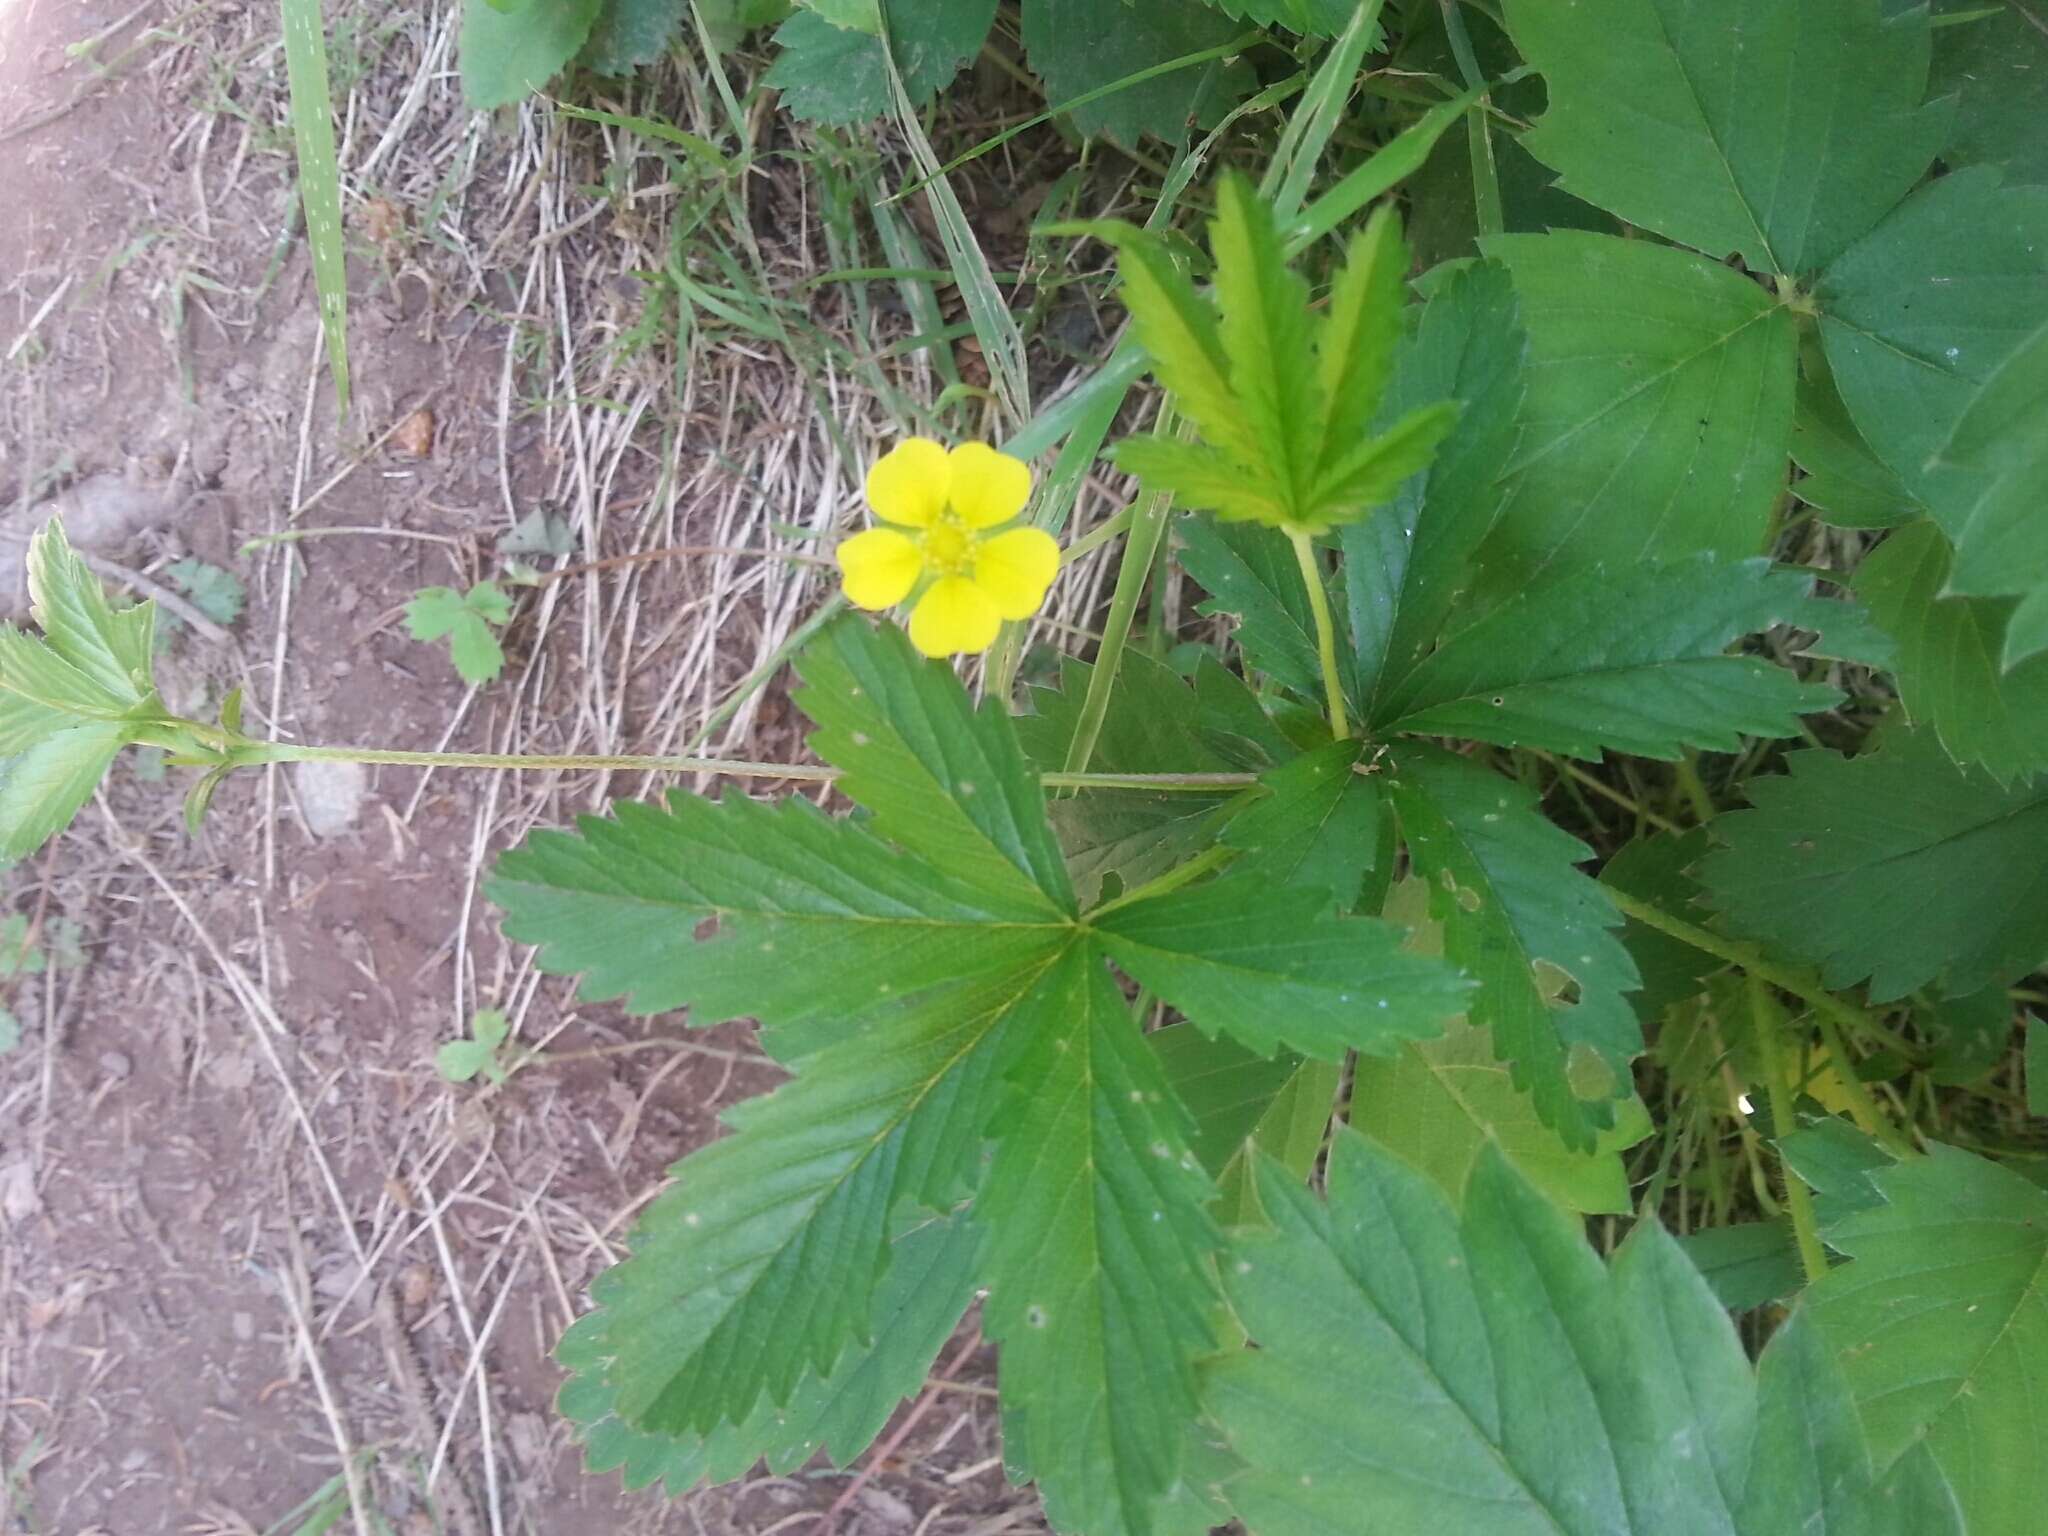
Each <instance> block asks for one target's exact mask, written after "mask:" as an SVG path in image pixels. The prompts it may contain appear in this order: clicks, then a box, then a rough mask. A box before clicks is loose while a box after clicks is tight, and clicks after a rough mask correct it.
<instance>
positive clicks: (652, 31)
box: [576, 0, 717, 75]
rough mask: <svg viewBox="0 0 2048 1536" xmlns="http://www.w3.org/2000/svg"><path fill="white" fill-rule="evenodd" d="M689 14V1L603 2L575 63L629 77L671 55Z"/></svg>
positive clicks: (633, 0) (709, 9)
mask: <svg viewBox="0 0 2048 1536" xmlns="http://www.w3.org/2000/svg"><path fill="white" fill-rule="evenodd" d="M705 9H706V10H707V11H713V10H716V9H717V7H716V6H715V5H707V6H706V7H705ZM689 14H690V0H604V3H603V8H602V9H601V10H600V11H599V12H598V15H597V19H596V21H595V22H594V23H593V24H592V25H591V28H590V35H589V36H588V37H587V38H585V39H584V42H583V50H582V52H581V53H579V54H577V56H576V62H577V63H579V64H581V65H582V66H583V67H584V68H585V69H588V70H593V71H595V72H596V73H598V74H600V75H630V74H631V73H632V72H633V71H634V70H636V69H638V68H640V67H641V66H642V65H643V64H652V63H654V62H656V61H657V60H658V59H660V58H661V57H662V55H663V54H665V53H667V52H668V50H669V46H670V45H671V44H672V43H674V42H675V40H676V35H677V34H678V33H679V32H680V31H681V30H682V27H683V22H684V20H685V19H686V18H687V17H688V16H689Z"/></svg>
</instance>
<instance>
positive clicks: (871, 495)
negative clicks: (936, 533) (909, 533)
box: [868, 437, 953, 528]
mask: <svg viewBox="0 0 2048 1536" xmlns="http://www.w3.org/2000/svg"><path fill="white" fill-rule="evenodd" d="M952 482H953V465H952V461H951V460H950V459H949V458H948V457H947V456H946V450H945V447H944V445H942V444H939V443H935V442H933V441H932V440H931V439H930V438H928V437H906V438H905V439H904V440H903V441H902V442H900V443H898V444H897V445H896V446H895V447H894V448H891V449H890V450H889V451H888V452H887V453H885V454H883V455H882V456H881V457H880V458H879V459H877V460H875V462H874V465H873V467H872V468H870V469H869V470H868V505H869V506H871V507H873V508H874V509H875V516H877V517H879V518H881V519H882V520H883V521H884V522H890V523H901V524H903V526H904V527H906V528H929V527H930V526H931V525H932V523H933V522H934V521H935V520H936V519H937V518H938V515H939V514H940V513H941V512H943V511H945V510H946V492H947V490H948V489H949V488H950V487H951V485H952Z"/></svg>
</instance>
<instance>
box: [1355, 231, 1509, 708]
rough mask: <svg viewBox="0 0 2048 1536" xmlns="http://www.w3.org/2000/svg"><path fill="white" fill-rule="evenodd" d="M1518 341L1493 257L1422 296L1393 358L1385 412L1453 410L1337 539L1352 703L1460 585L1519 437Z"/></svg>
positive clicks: (1399, 661) (1367, 701)
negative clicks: (1433, 405)
mask: <svg viewBox="0 0 2048 1536" xmlns="http://www.w3.org/2000/svg"><path fill="white" fill-rule="evenodd" d="M1527 352H1528V336H1527V334H1526V333H1525V332H1524V331H1523V330H1522V323H1521V314H1520V310H1519V307H1518V306H1517V304H1516V301H1515V290H1514V283H1513V280H1512V279H1511V278H1510V277H1509V275H1508V272H1507V270H1506V268H1504V267H1502V266H1500V265H1499V264H1498V263H1496V262H1484V263H1477V264H1474V265H1471V266H1467V267H1464V268H1462V269H1460V270H1458V271H1456V272H1454V273H1452V274H1451V275H1450V277H1449V278H1448V279H1447V280H1446V281H1445V282H1443V283H1442V284H1440V285H1438V286H1437V287H1436V288H1434V290H1433V291H1432V292H1431V295H1430V299H1429V302H1428V303H1427V304H1426V305H1425V306H1424V307H1423V310H1422V314H1421V318H1420V320H1419V321H1418V322H1417V325H1416V330H1415V335H1414V338H1413V340H1412V341H1411V342H1410V343H1409V344H1408V345H1407V346H1406V347H1404V348H1403V349H1402V350H1401V352H1400V354H1399V357H1398V363H1397V372H1396V375H1395V379H1394V385H1393V390H1392V394H1391V398H1390V400H1389V402H1388V404H1389V410H1390V412H1392V413H1397V414H1398V413H1402V412H1406V411H1409V410H1413V409H1415V408H1416V407H1418V406H1420V405H1421V404H1422V403H1423V402H1424V401H1428V400H1443V399H1452V400H1456V401H1458V402H1459V404H1460V405H1461V406H1462V409H1461V410H1460V412H1459V414H1458V421H1457V425H1455V426H1454V427H1452V428H1451V433H1450V436H1449V437H1448V438H1446V439H1445V441H1444V444H1443V447H1442V449H1441V451H1440V452H1439V453H1438V454H1437V456H1436V459H1435V461H1434V462H1433V463H1432V464H1431V465H1430V466H1429V467H1428V468H1427V469H1425V470H1424V471H1423V472H1422V473H1421V474H1420V475H1418V476H1416V477H1415V478H1414V479H1413V480H1411V481H1409V482H1408V484H1407V485H1406V486H1404V487H1403V488H1402V490H1401V493H1400V494H1399V495H1398V496H1397V497H1396V498H1395V499H1394V502H1393V504H1392V505H1391V506H1389V507H1388V508H1387V509H1386V511H1384V512H1383V513H1381V514H1380V515H1379V516H1377V517H1371V518H1368V519H1366V520H1365V521H1364V522H1363V523H1353V524H1350V525H1349V526H1347V527H1345V528H1344V529H1343V530H1342V532H1341V533H1340V535H1339V538H1340V540H1341V542H1342V546H1343V550H1344V576H1345V587H1346V590H1347V592H1348V594H1349V599H1350V603H1349V606H1350V614H1351V635H1352V642H1353V644H1354V645H1355V646H1356V648H1357V654H1358V663H1357V665H1358V675H1359V691H1360V695H1361V697H1360V698H1359V699H1358V700H1357V702H1358V703H1359V704H1360V706H1361V709H1362V711H1363V712H1364V713H1365V714H1367V715H1368V716H1370V715H1371V714H1372V713H1373V706H1374V700H1375V699H1376V698H1377V697H1378V696H1379V695H1380V694H1381V693H1382V692H1383V691H1384V690H1385V689H1386V688H1388V687H1389V686H1390V685H1392V684H1394V683H1396V682H1399V681H1400V680H1401V679H1402V678H1403V677H1405V676H1406V675H1407V673H1408V671H1409V669H1410V668H1412V667H1413V666H1414V665H1415V664H1416V663H1417V662H1418V661H1420V660H1421V659H1422V658H1423V656H1424V655H1425V654H1426V653H1427V651H1428V649H1429V647H1430V645H1431V644H1432V643H1434V641H1435V640H1436V637H1437V633H1438V631H1439V630H1441V629H1442V627H1443V624H1444V620H1445V619H1446V618H1447V617H1448V616H1449V614H1450V612H1451V608H1452V605H1453V604H1454V603H1455V602H1456V601H1457V599H1458V597H1459V595H1460V594H1461V592H1462V590H1463V589H1464V587H1465V585H1466V584H1467V583H1468V582H1469V581H1470V579H1471V577H1470V572H1469V566H1470V563H1471V560H1472V557H1473V555H1474V554H1475V553H1476V552H1477V550H1478V548H1479V545H1480V542H1481V540H1483V539H1484V538H1485V537H1486V533H1487V530H1488V529H1489V528H1491V527H1492V525H1493V520H1494V517H1495V515H1496V514H1497V513H1498V511H1499V510H1500V503H1501V497H1502V494H1503V490H1502V487H1501V485H1500V483H1499V475H1500V471H1501V469H1502V468H1503V467H1504V466H1505V465H1506V463H1507V461H1508V454H1509V453H1510V451H1511V450H1512V449H1513V447H1514V444H1515V438H1516V435H1517V431H1518V428H1517V425H1516V418H1517V415H1518V414H1519V412H1520V410H1521V405H1522V395H1523V362H1524V358H1525V356H1526V354H1527Z"/></svg>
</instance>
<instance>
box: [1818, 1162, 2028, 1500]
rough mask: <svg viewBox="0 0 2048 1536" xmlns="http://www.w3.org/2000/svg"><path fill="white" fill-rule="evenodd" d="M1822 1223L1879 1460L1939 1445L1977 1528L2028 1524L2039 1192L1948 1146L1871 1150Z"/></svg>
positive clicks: (1831, 1332)
mask: <svg viewBox="0 0 2048 1536" xmlns="http://www.w3.org/2000/svg"><path fill="white" fill-rule="evenodd" d="M1867 1177H1868V1179H1869V1181H1870V1184H1871V1187H1872V1189H1873V1190H1874V1192H1875V1195H1876V1197H1877V1198H1875V1199H1870V1200H1863V1201H1858V1202H1857V1203H1858V1204H1859V1205H1860V1206H1861V1208H1860V1209H1856V1210H1854V1211H1851V1212H1849V1213H1847V1214H1843V1215H1840V1216H1839V1217H1838V1218H1837V1219H1835V1220H1833V1221H1831V1222H1829V1223H1828V1225H1827V1226H1826V1228H1825V1236H1826V1237H1827V1240H1828V1243H1829V1244H1830V1245H1831V1246H1832V1247H1834V1248H1836V1249H1839V1250H1840V1251H1841V1252H1843V1253H1845V1254H1847V1255H1848V1256H1849V1260H1850V1262H1849V1263H1847V1264H1845V1265H1842V1266H1841V1267H1839V1268H1837V1269H1834V1270H1832V1271H1830V1272H1829V1273H1828V1274H1827V1275H1826V1276H1825V1277H1823V1278H1822V1279H1821V1280H1820V1281H1818V1282H1817V1283H1816V1284H1815V1286H1814V1287H1813V1291H1812V1294H1811V1300H1810V1303H1809V1305H1810V1307H1811V1311H1812V1318H1813V1321H1814V1323H1815V1324H1816V1325H1817V1327H1818V1329H1819V1332H1820V1334H1821V1335H1822V1337H1824V1338H1825V1339H1826V1340H1827V1343H1828V1345H1829V1347H1830V1348H1831V1349H1832V1350H1833V1351H1834V1352H1835V1354H1836V1357H1837V1359H1838V1360H1839V1361H1840V1362H1841V1368H1842V1371H1843V1374H1844V1375H1845V1376H1846V1377H1847V1378H1848V1382H1849V1388H1850V1391H1851V1392H1852V1393H1853V1395H1854V1397H1855V1399H1856V1406H1857V1408H1858V1410H1859V1411H1860V1412H1861V1415H1862V1420H1863V1425H1864V1427H1865V1429H1866V1430H1867V1431H1868V1433H1869V1436H1870V1444H1871V1450H1872V1452H1873V1454H1874V1455H1875V1456H1876V1458H1877V1462H1878V1464H1879V1465H1880V1466H1887V1465H1890V1464H1891V1463H1892V1462H1893V1461H1895V1460H1896V1459H1899V1458H1902V1457H1908V1456H1917V1455H1919V1454H1921V1452H1922V1450H1923V1448H1924V1450H1926V1451H1931V1452H1932V1453H1933V1457H1934V1460H1935V1461H1936V1462H1938V1463H1939V1464H1940V1466H1941V1467H1942V1469H1943V1471H1945V1472H1946V1473H1947V1475H1948V1479H1949V1481H1950V1483H1951V1484H1952V1485H1953V1486H1954V1488H1955V1492H1956V1495H1957V1498H1958V1501H1959V1503H1960V1504H1961V1507H1962V1511H1963V1515H1964V1517H1965V1519H1966V1521H1967V1523H1968V1529H1969V1531H1970V1533H1971V1536H2029V1533H2031V1532H2034V1531H2037V1530H2038V1529H2040V1521H2041V1509H2042V1505H2043V1502H2044V1501H2048V1462H2044V1461H2043V1460H2042V1458H2041V1456H2040V1445H2041V1437H2042V1435H2043V1434H2044V1433H2048V1408H2044V1405H2043V1400H2042V1395H2041V1385H2040V1384H2041V1380H2042V1374H2043V1371H2044V1369H2048V1194H2044V1193H2043V1191H2042V1190H2041V1187H2040V1186H2039V1185H2038V1184H2036V1183H2034V1182H2033V1181H2032V1180H2030V1179H2027V1178H2024V1177H2022V1176H2021V1175H2020V1174H2018V1173H2016V1172H2013V1171H2012V1170H2010V1169H2007V1168H2002V1167H2000V1166H1999V1165H1998V1164H1996V1163H1992V1162H1988V1161H1986V1160H1985V1159H1983V1158H1980V1157H1974V1156H1972V1155H1971V1154H1969V1153H1967V1152H1961V1151H1958V1150H1956V1149H1955V1148H1953V1147H1944V1146H1940V1145H1935V1146H1932V1147H1930V1148H1929V1155H1928V1156H1926V1157H1913V1158H1908V1159H1906V1160H1904V1161H1902V1162H1899V1163H1896V1164H1880V1165H1879V1166H1877V1167H1876V1168H1874V1169H1873V1170H1871V1171H1870V1172H1869V1173H1868V1174H1867Z"/></svg>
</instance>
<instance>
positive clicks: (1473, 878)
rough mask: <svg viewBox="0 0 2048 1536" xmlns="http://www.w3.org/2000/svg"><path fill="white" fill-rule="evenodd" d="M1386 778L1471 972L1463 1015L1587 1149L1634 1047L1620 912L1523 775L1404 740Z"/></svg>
mask: <svg viewBox="0 0 2048 1536" xmlns="http://www.w3.org/2000/svg"><path fill="white" fill-rule="evenodd" d="M1386 789H1387V795H1388V798H1389V799H1390V800H1391V802H1392V803H1393V806H1394V809H1395V811H1396V813H1397V814H1398V815H1399V816H1400V818H1401V830H1402V833H1403V835H1404V837H1405V838H1406V840H1407V844H1408V857H1409V861H1410V863H1411V864H1412V865H1413V867H1414V870H1415V873H1416V874H1417V876H1419V877H1420V878H1421V879H1423V880H1424V881H1426V882H1428V885H1429V887H1430V915H1431V916H1432V917H1434V918H1435V919H1436V920H1437V921H1438V922H1439V923H1441V924H1442V925H1443V930H1444V940H1443V943H1444V953H1445V955H1446V956H1448V957H1449V959H1450V960H1451V962H1452V963H1453V964H1455V965H1457V966H1459V967H1461V968H1462V969H1464V970H1465V971H1466V972H1467V973H1468V974H1469V975H1471V976H1472V978H1473V979H1474V981H1475V982H1477V984H1478V985H1477V989H1476V990H1475V991H1474V992H1473V994H1472V995H1471V997H1470V998H1469V999H1468V1007H1469V1010H1470V1014H1471V1018H1472V1021H1473V1022H1474V1023H1475V1024H1478V1025H1482V1026H1484V1027H1486V1028H1488V1029H1490V1030H1491V1031H1492V1033H1493V1048H1494V1052H1495V1054H1496V1055H1497V1056H1498V1057H1499V1058H1500V1059H1501V1060H1502V1061H1504V1062H1506V1063H1507V1064H1508V1066H1509V1068H1510V1069H1511V1071H1512V1074H1513V1079H1514V1083H1515V1086H1516V1087H1517V1088H1520V1089H1522V1090H1523V1091H1525V1092H1527V1093H1528V1094H1529V1095H1530V1096H1531V1097H1532V1099H1533V1100H1534V1102H1535V1105H1536V1112H1537V1114H1538V1115H1540V1116H1541V1117H1542V1119H1543V1122H1544V1124H1546V1125H1548V1126H1550V1127H1551V1128H1552V1129H1553V1130H1555V1131H1556V1132H1557V1133H1558V1135H1559V1136H1561V1137H1562V1138H1563V1139H1564V1142H1565V1144H1566V1145H1567V1146H1568V1147H1571V1148H1574V1149H1577V1150H1581V1151H1590V1150H1591V1149H1592V1148H1593V1146H1594V1144H1595V1140H1596V1138H1597V1136H1598V1134H1599V1133H1600V1132H1601V1131H1603V1130H1606V1129H1607V1128H1608V1127H1609V1126H1611V1125H1613V1124H1614V1116H1615V1109H1616V1106H1617V1104H1618V1103H1620V1102H1621V1101H1623V1100H1625V1099H1626V1098H1627V1096H1628V1094H1629V1092H1630V1067H1629V1063H1630V1061H1631V1059H1632V1058H1633V1057H1634V1056H1635V1055H1636V1054H1637V1053H1638V1052H1640V1051H1641V1050H1642V1048H1643V1037H1642V1029H1641V1027H1640V1025H1638V1023H1637V1022H1636V1016H1635V1013H1634V1010H1633V1009H1631V1008H1630V1006H1629V1004H1628V1002H1627V1000H1626V998H1625V997H1624V995H1623V994H1625V993H1627V992H1630V991H1633V990H1634V989H1635V987H1636V985H1637V980H1638V978H1637V975H1636V967H1635V962H1634V961H1633V960H1632V959H1631V958H1630V957H1629V953H1628V951H1627V950H1626V949H1625V948H1623V946H1622V944H1621V941H1620V939H1619V938H1618V937H1617V936H1616V935H1615V932H1614V930H1615V929H1616V928H1618V927H1619V926H1620V924H1621V914H1620V913H1619V912H1617V911H1616V910H1615V909H1614V906H1613V904H1612V903H1611V902H1610V901H1609V900H1608V898H1607V895H1606V893H1605V892H1604V891H1603V890H1601V888H1600V886H1599V884H1598V883H1597V882H1596V881H1594V880H1592V879H1591V878H1590V877H1588V876H1586V875H1584V874H1582V873H1580V872H1579V870H1577V869H1576V868H1574V866H1575V865H1576V864H1577V863H1578V862H1579V861H1580V860H1582V859H1586V858H1590V857H1591V856H1592V851H1591V850H1590V849H1588V848H1586V847H1585V846H1584V845H1583V844H1581V843H1580V842H1579V841H1578V839H1576V838H1574V837H1572V836H1571V835H1570V834H1569V833H1567V832H1564V831H1562V830H1560V829H1559V828H1557V827H1554V826H1552V825H1551V824H1550V822H1549V821H1547V820H1546V819H1544V817H1543V815H1542V813H1541V812H1540V811H1539V810H1538V809H1537V807H1536V804H1535V797H1534V796H1533V795H1532V794H1531V793H1530V792H1529V791H1528V790H1526V789H1524V788H1523V787H1522V786H1520V785H1518V784H1515V783H1512V782H1510V781H1509V780H1507V779H1504V778H1502V777H1500V776H1499V775H1498V774H1494V773H1490V772H1488V771H1487V770H1485V769H1483V768H1480V767H1478V766H1476V765H1474V764H1472V763H1468V762H1466V761H1465V760H1464V759H1463V758H1458V757H1453V756H1452V755H1451V754H1449V753H1447V752H1442V751H1438V750H1436V749H1434V748H1427V747H1418V748H1409V749H1405V750H1403V752H1402V753H1401V756H1400V760H1399V762H1398V763H1397V765H1396V767H1395V769H1394V771H1393V772H1392V773H1391V774H1389V775H1388V778H1387V784H1386Z"/></svg>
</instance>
